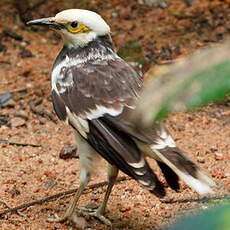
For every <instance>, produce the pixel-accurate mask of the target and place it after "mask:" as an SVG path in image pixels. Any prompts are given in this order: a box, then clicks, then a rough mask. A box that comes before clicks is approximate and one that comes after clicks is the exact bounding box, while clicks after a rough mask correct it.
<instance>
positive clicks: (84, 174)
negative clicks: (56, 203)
mask: <svg viewBox="0 0 230 230" xmlns="http://www.w3.org/2000/svg"><path fill="white" fill-rule="evenodd" d="M90 176H91V172H90V171H88V170H87V169H86V168H82V169H81V173H80V186H79V188H78V191H77V192H76V193H75V195H74V198H73V201H72V203H71V205H70V206H69V208H68V209H67V210H66V212H65V214H64V216H63V217H58V216H57V217H56V218H54V219H52V218H49V219H48V222H64V221H66V220H67V219H69V218H70V219H71V217H72V215H73V212H74V209H75V208H76V205H77V202H78V200H79V198H80V196H81V194H82V192H83V191H84V189H85V187H86V185H87V184H88V182H89V180H90Z"/></svg>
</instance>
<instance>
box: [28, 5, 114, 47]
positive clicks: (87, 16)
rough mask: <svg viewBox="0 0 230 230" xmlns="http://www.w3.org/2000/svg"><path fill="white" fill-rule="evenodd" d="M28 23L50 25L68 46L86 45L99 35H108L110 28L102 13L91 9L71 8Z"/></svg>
mask: <svg viewBox="0 0 230 230" xmlns="http://www.w3.org/2000/svg"><path fill="white" fill-rule="evenodd" d="M27 24H28V25H43V26H49V27H50V28H51V29H53V30H55V31H56V32H57V33H59V34H60V35H61V36H62V38H63V41H64V44H65V45H67V46H81V47H84V46H86V45H87V44H88V43H89V42H91V41H93V40H94V39H96V38H97V37H98V36H104V35H108V34H109V33H110V28H109V26H108V25H107V23H106V22H105V21H104V20H103V19H102V17H101V16H100V15H98V14H97V13H95V12H92V11H89V10H81V9H69V10H64V11H61V12H60V13H58V14H56V16H55V17H49V18H41V19H36V20H32V21H29V22H28V23H27Z"/></svg>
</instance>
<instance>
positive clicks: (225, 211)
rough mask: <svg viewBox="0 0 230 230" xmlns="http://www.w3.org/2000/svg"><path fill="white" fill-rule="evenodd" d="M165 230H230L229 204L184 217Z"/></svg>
mask: <svg viewBox="0 0 230 230" xmlns="http://www.w3.org/2000/svg"><path fill="white" fill-rule="evenodd" d="M165 230H230V204H225V205H222V206H220V207H218V208H212V209H209V210H207V211H204V212H202V213H199V214H196V215H195V216H189V217H185V218H183V219H182V220H180V221H178V222H177V223H176V224H175V225H174V226H173V227H169V228H166V229H165Z"/></svg>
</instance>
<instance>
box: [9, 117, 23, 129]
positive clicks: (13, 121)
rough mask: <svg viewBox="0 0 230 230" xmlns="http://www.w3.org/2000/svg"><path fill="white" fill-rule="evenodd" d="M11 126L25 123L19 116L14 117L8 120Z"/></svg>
mask: <svg viewBox="0 0 230 230" xmlns="http://www.w3.org/2000/svg"><path fill="white" fill-rule="evenodd" d="M10 124H11V127H20V126H23V125H25V124H26V122H25V120H24V119H22V118H20V117H14V118H12V119H11V120H10Z"/></svg>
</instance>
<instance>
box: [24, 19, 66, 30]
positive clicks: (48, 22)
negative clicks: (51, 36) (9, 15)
mask: <svg viewBox="0 0 230 230" xmlns="http://www.w3.org/2000/svg"><path fill="white" fill-rule="evenodd" d="M27 25H38V26H50V27H51V28H54V29H56V30H61V29H64V28H65V26H64V25H62V24H59V23H57V22H55V21H54V18H53V17H50V18H41V19H36V20H32V21H29V22H27Z"/></svg>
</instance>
